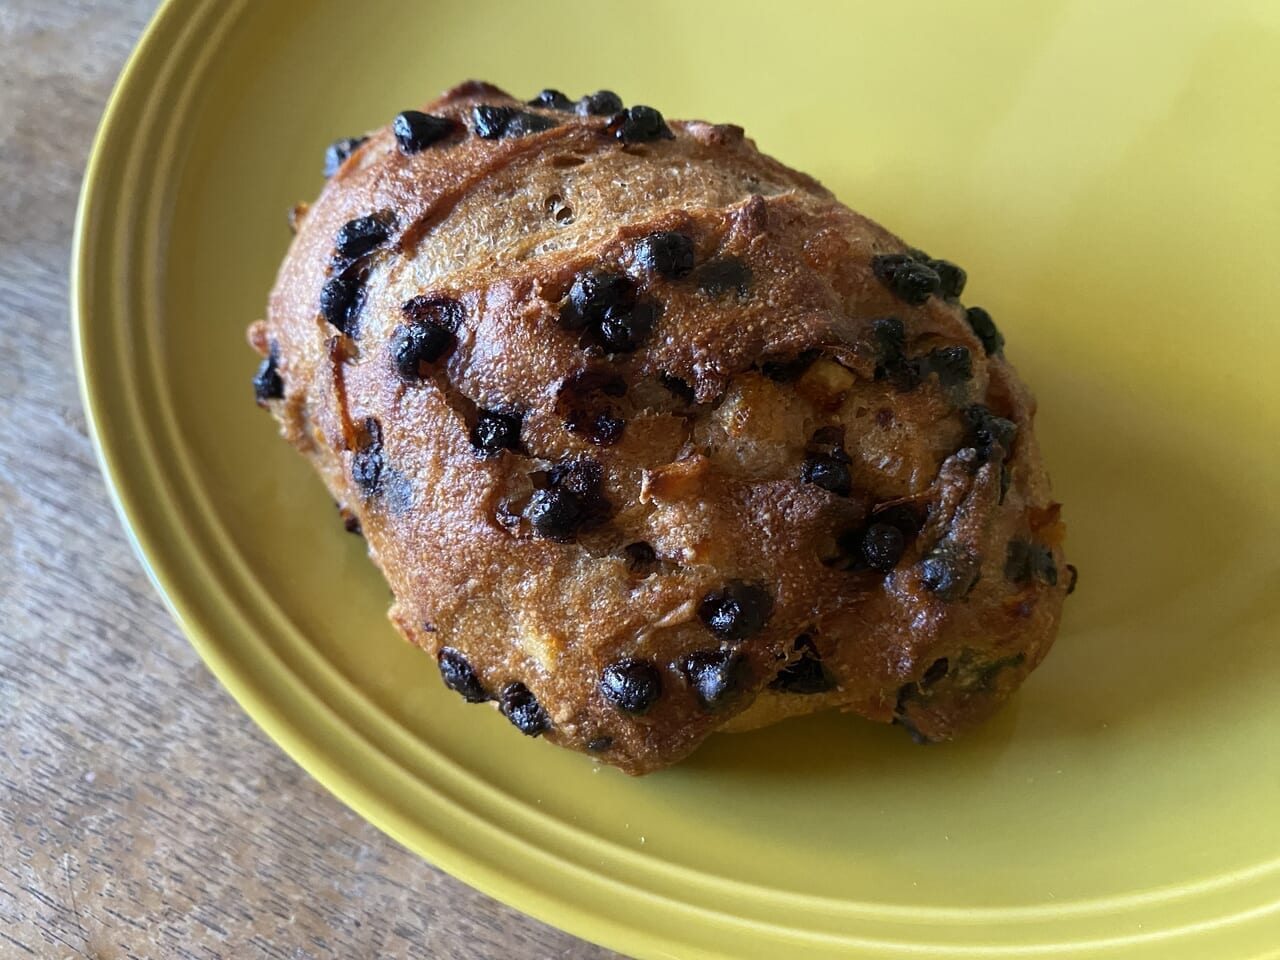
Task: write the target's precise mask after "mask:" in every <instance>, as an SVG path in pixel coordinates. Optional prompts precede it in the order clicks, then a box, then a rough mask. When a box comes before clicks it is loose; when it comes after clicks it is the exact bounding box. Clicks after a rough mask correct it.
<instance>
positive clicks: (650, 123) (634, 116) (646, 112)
mask: <svg viewBox="0 0 1280 960" xmlns="http://www.w3.org/2000/svg"><path fill="white" fill-rule="evenodd" d="M605 130H606V131H607V132H608V133H610V134H612V135H613V136H615V137H617V138H618V139H619V140H621V141H622V142H623V143H648V142H650V141H653V140H674V139H675V134H674V133H672V132H671V128H670V127H668V126H667V122H666V121H665V120H664V119H663V118H662V114H661V113H659V112H658V111H657V110H655V109H653V107H645V106H635V107H631V108H630V109H629V110H619V111H618V112H617V113H615V114H614V115H613V116H612V117H610V118H609V123H608V125H607V126H606V127H605Z"/></svg>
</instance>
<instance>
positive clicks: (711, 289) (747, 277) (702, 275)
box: [693, 256, 751, 297]
mask: <svg viewBox="0 0 1280 960" xmlns="http://www.w3.org/2000/svg"><path fill="white" fill-rule="evenodd" d="M693 282H694V283H695V284H697V285H698V289H699V290H701V291H702V292H703V293H706V294H708V295H709V296H712V297H719V296H722V295H724V294H726V293H735V294H737V295H738V296H739V297H745V296H746V295H747V290H748V288H750V286H751V268H750V267H748V266H747V265H746V264H745V263H744V262H743V261H742V260H741V259H740V258H739V257H734V256H724V257H717V258H716V259H714V260H708V261H707V262H706V263H704V264H703V265H702V266H700V267H698V269H697V270H695V271H694V274H693Z"/></svg>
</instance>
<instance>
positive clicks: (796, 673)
mask: <svg viewBox="0 0 1280 960" xmlns="http://www.w3.org/2000/svg"><path fill="white" fill-rule="evenodd" d="M795 649H796V650H799V651H801V655H800V659H799V660H796V661H795V662H793V663H789V664H787V666H785V667H783V668H782V669H781V670H779V671H778V675H777V676H776V677H774V678H773V679H772V680H770V681H769V689H770V690H780V691H781V692H783V693H794V694H801V695H809V694H815V693H826V692H827V691H828V690H833V689H835V686H836V681H835V678H834V677H832V676H831V674H830V673H828V672H827V668H826V667H824V666H823V665H822V657H821V656H820V655H819V654H818V648H817V647H816V646H814V643H813V640H812V639H810V637H809V636H808V634H801V635H800V636H799V637H797V638H796V642H795Z"/></svg>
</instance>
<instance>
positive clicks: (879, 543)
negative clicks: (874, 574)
mask: <svg viewBox="0 0 1280 960" xmlns="http://www.w3.org/2000/svg"><path fill="white" fill-rule="evenodd" d="M905 547H906V541H905V538H904V537H903V536H902V531H901V530H899V529H898V528H897V527H896V526H894V525H893V524H891V523H873V524H871V525H870V526H869V527H867V529H866V532H865V533H863V535H862V559H863V561H864V562H865V563H866V565H867V566H868V567H870V568H871V569H872V570H878V571H880V572H881V573H888V572H889V571H890V570H892V569H893V568H894V567H896V566H897V565H898V561H899V560H901V559H902V551H903V549H904V548H905Z"/></svg>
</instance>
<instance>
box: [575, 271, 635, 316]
mask: <svg viewBox="0 0 1280 960" xmlns="http://www.w3.org/2000/svg"><path fill="white" fill-rule="evenodd" d="M635 302H636V285H635V281H633V280H632V279H631V278H630V277H627V276H624V275H623V274H621V273H608V272H603V271H591V272H587V273H584V274H582V275H581V276H579V277H578V278H577V279H576V280H574V281H573V286H572V287H570V288H569V299H568V302H567V303H566V304H565V305H564V307H562V308H561V310H560V323H561V324H562V325H563V326H564V327H565V328H566V329H569V330H581V329H583V328H585V327H587V326H591V325H598V324H599V323H600V322H601V321H603V320H604V319H605V316H606V315H607V314H609V313H610V312H615V313H616V312H619V311H622V310H626V309H629V308H630V307H631V306H632V305H633V304H634V303H635Z"/></svg>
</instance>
